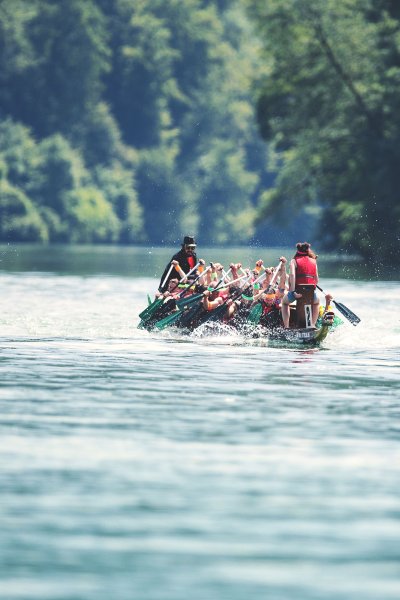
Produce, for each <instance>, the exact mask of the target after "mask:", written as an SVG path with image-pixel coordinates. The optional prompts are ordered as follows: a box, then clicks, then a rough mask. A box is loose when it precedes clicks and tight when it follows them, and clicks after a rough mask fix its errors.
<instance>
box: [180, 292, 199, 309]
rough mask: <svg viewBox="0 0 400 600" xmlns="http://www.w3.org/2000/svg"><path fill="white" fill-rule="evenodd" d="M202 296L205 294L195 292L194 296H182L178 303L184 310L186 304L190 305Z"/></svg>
mask: <svg viewBox="0 0 400 600" xmlns="http://www.w3.org/2000/svg"><path fill="white" fill-rule="evenodd" d="M202 297H203V294H193V296H188V297H187V298H181V299H180V300H177V301H176V305H177V307H178V308H179V309H182V310H183V309H185V308H186V306H190V305H191V304H193V303H194V302H196V301H197V300H200V298H202Z"/></svg>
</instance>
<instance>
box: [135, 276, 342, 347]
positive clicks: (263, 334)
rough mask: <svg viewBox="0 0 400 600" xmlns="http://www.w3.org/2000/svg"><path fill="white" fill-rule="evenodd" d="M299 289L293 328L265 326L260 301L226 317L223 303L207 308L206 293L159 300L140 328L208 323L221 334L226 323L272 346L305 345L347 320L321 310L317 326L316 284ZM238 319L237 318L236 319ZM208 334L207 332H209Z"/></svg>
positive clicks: (196, 326)
mask: <svg viewBox="0 0 400 600" xmlns="http://www.w3.org/2000/svg"><path fill="white" fill-rule="evenodd" d="M298 291H299V292H300V293H301V294H302V297H301V298H299V299H298V300H297V301H296V305H295V306H294V305H293V306H291V312H290V322H289V328H287V329H285V328H283V326H282V324H281V323H280V324H278V323H276V324H274V325H272V326H270V327H265V326H263V325H262V324H260V316H261V312H262V309H261V305H260V304H259V303H258V304H256V305H254V306H253V309H252V310H250V311H248V312H247V316H246V317H244V318H242V320H241V321H239V323H238V322H237V320H235V319H232V320H231V321H229V322H227V323H226V322H225V321H224V314H225V312H226V307H224V306H220V307H219V308H218V309H215V310H213V311H210V312H208V313H207V312H206V311H204V309H202V306H201V298H202V294H201V293H199V294H196V293H194V294H192V295H190V296H187V297H185V298H181V299H179V300H178V301H173V300H168V301H167V302H163V300H155V301H154V302H153V303H151V304H150V305H149V306H148V307H147V308H146V309H145V310H144V311H142V313H140V315H139V316H140V318H141V321H140V323H139V326H138V327H139V328H140V329H147V330H148V331H152V330H153V331H161V330H164V329H166V328H177V329H179V330H180V331H181V332H184V333H188V334H190V333H192V332H193V331H196V330H199V328H201V327H203V326H204V325H205V324H206V325H207V327H206V330H207V331H208V332H209V333H211V332H212V334H213V335H215V334H217V335H218V326H216V327H215V326H213V324H218V323H221V322H223V323H224V324H225V332H226V331H227V328H228V330H229V329H230V328H231V329H232V333H237V332H238V331H239V333H240V334H241V335H243V336H244V337H245V338H250V339H255V338H259V339H264V340H266V341H267V343H268V345H271V346H289V347H299V346H300V347H305V346H318V345H320V344H321V343H322V342H323V341H324V340H325V339H326V337H327V335H328V334H329V333H330V332H331V331H332V330H333V329H335V328H336V327H337V326H339V325H340V324H341V323H342V322H343V321H342V320H341V319H340V318H339V317H338V316H337V315H335V314H334V313H333V311H331V310H321V314H320V316H319V318H318V320H317V323H316V326H315V327H314V326H313V325H312V300H313V295H314V287H313V286H310V285H304V286H301V289H300V288H299V289H298ZM235 321H236V322H235ZM205 334H206V333H205Z"/></svg>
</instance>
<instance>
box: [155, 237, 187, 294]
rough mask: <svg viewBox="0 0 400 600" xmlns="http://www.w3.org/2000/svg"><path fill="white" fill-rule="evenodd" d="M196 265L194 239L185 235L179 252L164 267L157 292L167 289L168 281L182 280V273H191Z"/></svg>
mask: <svg viewBox="0 0 400 600" xmlns="http://www.w3.org/2000/svg"><path fill="white" fill-rule="evenodd" d="M196 264H197V256H196V242H195V239H194V237H193V236H191V235H185V237H184V238H183V243H182V248H181V249H180V250H179V252H177V253H176V254H174V256H173V257H172V258H171V260H170V261H169V263H168V264H167V266H166V267H165V270H164V273H163V274H162V277H161V279H160V285H159V286H158V291H159V292H165V291H166V290H167V289H168V282H169V280H170V279H173V278H176V277H178V279H179V280H180V279H182V273H184V274H187V273H189V271H191V270H192V269H193V268H194V267H195V266H196ZM171 266H172V269H171ZM195 276H196V275H195ZM195 276H194V277H195Z"/></svg>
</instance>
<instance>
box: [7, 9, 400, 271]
mask: <svg viewBox="0 0 400 600" xmlns="http://www.w3.org/2000/svg"><path fill="white" fill-rule="evenodd" d="M0 50H1V51H0V184H1V187H0V190H1V194H0V219H1V223H0V240H3V241H4V240H7V241H9V240H24V241H25V240H26V241H29V240H31V241H43V242H47V241H50V242H56V241H62V242H78V241H79V242H120V243H143V242H146V243H151V244H161V243H175V242H176V241H177V240H178V239H179V238H180V236H181V234H182V233H184V232H186V233H187V232H190V233H197V234H198V236H199V240H200V241H201V242H203V243H219V244H232V243H245V242H248V241H249V240H251V239H254V234H255V232H256V231H257V232H258V235H259V237H260V236H261V241H262V242H264V243H266V244H268V243H271V242H272V243H276V244H279V242H287V241H288V234H290V236H289V237H290V238H291V241H292V242H294V241H298V240H297V237H298V236H300V235H301V237H303V238H304V237H308V236H309V235H310V233H311V232H312V231H315V224H316V223H319V231H320V242H321V243H322V244H323V245H324V246H325V247H327V248H333V249H342V250H346V251H351V252H357V253H361V254H362V255H363V256H365V257H369V258H376V257H377V256H378V255H379V258H380V259H382V260H397V261H398V251H397V248H396V244H397V245H398V240H399V217H400V215H399V210H400V209H399V200H398V193H399V192H398V190H399V188H400V185H399V184H400V182H399V181H398V179H399V177H400V174H399V173H400V169H399V168H398V163H399V158H400V157H399V153H400V150H399V144H398V143H397V142H398V139H399V135H400V111H399V103H400V94H399V85H400V8H399V7H398V3H396V2H394V0H231V1H230V2H227V1H225V0H224V1H221V0H169V1H168V2H166V1H165V0H1V1H0ZM260 134H261V135H260ZM272 220H274V221H275V222H276V223H277V225H276V226H275V229H274V228H273V227H272V225H271V224H272ZM265 223H266V224H265ZM284 234H285V235H284Z"/></svg>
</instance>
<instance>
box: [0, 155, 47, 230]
mask: <svg viewBox="0 0 400 600" xmlns="http://www.w3.org/2000/svg"><path fill="white" fill-rule="evenodd" d="M3 165H4V163H3ZM0 239H2V240H4V241H17V242H31V241H33V242H47V241H48V239H49V234H48V229H47V226H46V223H45V222H44V220H43V219H42V217H41V216H40V213H39V212H38V210H37V209H36V208H35V206H34V204H33V203H32V201H31V200H30V199H29V198H28V197H27V196H26V195H25V194H24V192H23V191H22V190H20V189H18V188H17V187H15V186H13V185H11V184H10V183H9V182H8V181H7V180H6V179H1V180H0Z"/></svg>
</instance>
